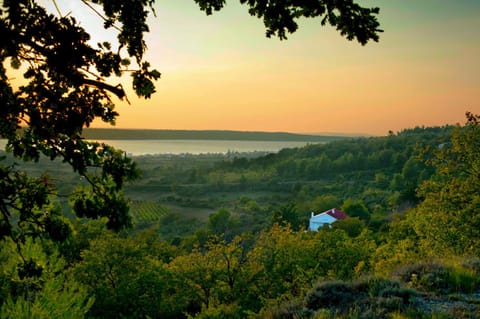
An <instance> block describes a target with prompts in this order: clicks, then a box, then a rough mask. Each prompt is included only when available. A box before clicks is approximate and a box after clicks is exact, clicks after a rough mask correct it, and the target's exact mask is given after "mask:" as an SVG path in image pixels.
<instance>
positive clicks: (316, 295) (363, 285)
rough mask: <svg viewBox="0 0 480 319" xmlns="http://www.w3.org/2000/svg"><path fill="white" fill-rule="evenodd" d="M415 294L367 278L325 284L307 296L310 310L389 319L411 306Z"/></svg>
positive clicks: (381, 279)
mask: <svg viewBox="0 0 480 319" xmlns="http://www.w3.org/2000/svg"><path fill="white" fill-rule="evenodd" d="M414 296H415V292H414V291H413V290H409V289H405V288H403V287H401V286H400V284H399V283H398V282H395V281H391V280H388V279H383V278H364V279H360V280H358V281H355V282H344V281H325V282H321V283H319V284H317V285H315V286H314V288H313V289H312V290H311V291H310V292H309V293H308V294H307V296H306V300H305V306H306V308H307V309H312V310H319V309H328V311H329V312H330V314H334V315H340V314H349V315H354V314H356V316H355V318H390V315H391V314H392V313H395V312H399V311H402V310H406V309H408V308H409V307H410V306H411V303H412V300H413V297H414Z"/></svg>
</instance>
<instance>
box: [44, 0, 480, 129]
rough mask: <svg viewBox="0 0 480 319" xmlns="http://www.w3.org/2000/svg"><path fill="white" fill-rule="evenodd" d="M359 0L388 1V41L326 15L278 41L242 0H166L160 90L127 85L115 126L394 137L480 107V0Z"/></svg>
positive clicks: (69, 5)
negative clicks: (208, 0) (326, 19)
mask: <svg viewBox="0 0 480 319" xmlns="http://www.w3.org/2000/svg"><path fill="white" fill-rule="evenodd" d="M44 1H47V0H44ZM57 3H58V5H59V7H60V10H71V11H72V14H74V15H77V16H79V20H80V21H81V23H82V25H83V26H84V27H85V28H86V29H87V31H90V32H92V33H93V34H94V35H95V37H97V38H94V40H95V41H97V40H102V39H100V38H103V37H106V38H108V37H110V36H111V34H110V33H105V32H103V31H101V30H100V28H99V27H96V25H97V26H98V25H100V24H101V21H95V20H98V19H99V18H98V17H97V16H95V15H94V14H93V13H92V12H89V10H88V9H86V8H85V7H82V6H84V5H83V4H82V3H81V2H80V1H75V2H72V1H68V0H57ZM73 3H75V4H73ZM360 3H362V4H363V5H366V6H378V7H380V14H379V21H380V24H381V28H382V29H383V30H384V32H383V33H382V34H380V42H378V43H375V42H370V43H368V44H367V45H366V46H362V45H360V44H359V43H358V42H353V41H348V40H346V39H345V38H343V37H341V36H340V34H339V33H337V32H336V31H335V30H333V29H332V28H330V27H322V26H321V25H320V20H319V19H304V20H301V21H300V23H299V30H298V31H297V32H295V33H294V34H291V35H290V36H289V38H288V40H286V41H280V40H279V39H277V38H271V39H268V38H266V37H265V28H264V26H263V22H262V21H261V20H259V19H257V18H255V17H251V16H250V15H249V14H248V11H247V7H246V6H242V5H240V4H239V1H231V0H230V1H227V5H226V7H225V8H224V9H223V10H222V11H220V12H217V13H215V14H214V15H212V16H206V15H205V14H204V13H203V12H201V11H200V10H199V8H198V6H197V5H196V4H195V2H194V1H193V0H182V1H178V0H177V1H165V0H164V1H158V0H157V2H156V4H155V9H156V17H152V18H151V19H150V20H149V21H150V28H151V32H150V33H149V34H148V35H147V37H146V41H147V46H148V51H147V54H146V60H148V61H149V62H151V64H152V65H153V66H154V67H155V68H156V69H157V70H159V71H160V72H161V73H162V77H161V79H160V80H159V81H158V82H157V83H156V87H157V93H156V94H155V95H154V96H153V97H152V98H151V99H149V100H141V99H137V98H136V97H135V95H134V93H133V92H132V91H127V94H128V99H129V100H130V102H131V104H130V105H129V104H128V103H126V102H122V101H117V111H118V112H119V113H120V116H119V118H118V120H117V124H116V127H119V128H148V129H189V130H213V129H219V130H240V131H281V132H297V133H348V134H370V135H386V134H388V132H389V131H393V132H398V131H401V130H402V129H406V128H413V127H416V126H436V125H446V124H456V123H461V124H463V123H465V112H466V111H471V112H473V113H477V114H479V113H480V58H479V57H480V19H479V14H480V1H479V0H450V1H447V0H421V1H418V0H415V1H414V0H378V1H374V0H363V1H360ZM92 28H93V30H92ZM109 82H111V83H112V84H117V83H118V82H121V83H123V86H124V87H129V86H130V85H131V84H130V83H129V78H121V79H115V78H112V79H109ZM95 126H97V127H105V125H103V124H101V123H96V124H95Z"/></svg>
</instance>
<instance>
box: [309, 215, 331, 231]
mask: <svg viewBox="0 0 480 319" xmlns="http://www.w3.org/2000/svg"><path fill="white" fill-rule="evenodd" d="M335 221H337V219H335V218H333V217H332V216H330V215H328V214H326V213H322V214H319V215H316V216H315V215H313V216H312V217H310V224H309V226H308V229H309V230H312V231H317V230H318V229H319V228H322V227H323V225H325V224H328V225H330V224H332V223H333V222H335Z"/></svg>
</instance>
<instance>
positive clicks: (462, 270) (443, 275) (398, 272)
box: [392, 261, 480, 294]
mask: <svg viewBox="0 0 480 319" xmlns="http://www.w3.org/2000/svg"><path fill="white" fill-rule="evenodd" d="M392 275H393V276H395V277H397V278H399V279H400V280H401V281H403V282H405V283H407V284H408V285H409V286H411V287H413V288H415V289H418V290H421V291H427V292H437V293H439V294H449V293H474V292H476V291H477V289H478V286H479V284H480V280H479V279H478V271H475V270H474V269H471V268H470V269H469V268H467V267H466V266H463V265H458V264H457V265H455V264H449V263H443V262H439V261H430V262H418V263H413V264H407V265H404V266H402V267H399V268H397V269H395V270H394V271H393V273H392Z"/></svg>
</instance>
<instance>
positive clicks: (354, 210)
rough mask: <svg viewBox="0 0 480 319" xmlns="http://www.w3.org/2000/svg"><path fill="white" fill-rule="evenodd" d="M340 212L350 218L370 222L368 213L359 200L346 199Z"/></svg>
mask: <svg viewBox="0 0 480 319" xmlns="http://www.w3.org/2000/svg"><path fill="white" fill-rule="evenodd" d="M342 210H343V211H344V212H345V213H347V214H348V216H350V217H358V218H360V219H361V220H364V221H366V222H368V221H369V220H370V212H369V211H368V208H367V206H365V204H364V203H363V201H361V200H353V199H350V198H348V199H346V200H345V201H344V202H343V205H342Z"/></svg>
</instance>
